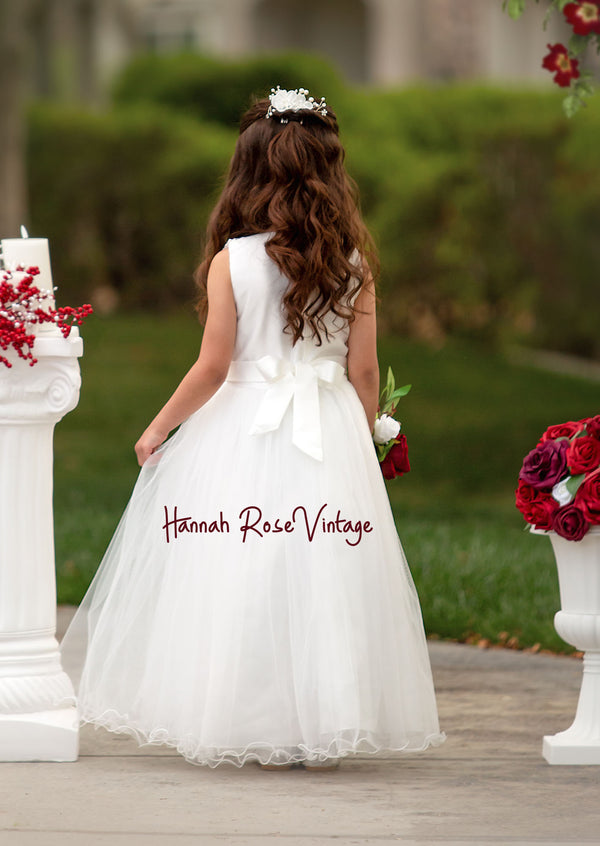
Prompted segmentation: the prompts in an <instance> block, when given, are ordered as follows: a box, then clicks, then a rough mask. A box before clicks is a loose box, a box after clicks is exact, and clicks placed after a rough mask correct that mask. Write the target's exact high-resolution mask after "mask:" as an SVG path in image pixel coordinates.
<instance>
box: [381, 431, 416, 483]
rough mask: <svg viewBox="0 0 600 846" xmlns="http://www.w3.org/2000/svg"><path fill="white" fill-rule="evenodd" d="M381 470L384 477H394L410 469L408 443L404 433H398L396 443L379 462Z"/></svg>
mask: <svg viewBox="0 0 600 846" xmlns="http://www.w3.org/2000/svg"><path fill="white" fill-rule="evenodd" d="M380 466H381V472H382V473H383V476H384V478H385V479H395V478H396V476H402V475H404V473H408V471H409V470H410V464H409V462H408V444H407V443H406V435H399V437H398V438H397V439H396V443H395V444H394V445H393V447H392V448H391V450H390V451H389V452H388V454H387V455H386V457H385V458H384V459H383V461H382V462H381V465H380Z"/></svg>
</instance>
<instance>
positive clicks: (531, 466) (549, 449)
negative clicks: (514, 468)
mask: <svg viewBox="0 0 600 846" xmlns="http://www.w3.org/2000/svg"><path fill="white" fill-rule="evenodd" d="M568 449H569V442H568V441H566V440H565V441H544V442H543V443H541V444H538V445H537V446H536V448H535V449H532V450H531V452H530V453H528V455H526V456H525V459H524V461H523V467H522V468H521V472H520V473H519V479H522V480H523V481H524V482H527V484H528V485H531V486H532V487H534V488H538V489H539V488H552V487H554V485H556V483H557V482H560V480H561V479H562V478H564V476H566V475H567V450H568Z"/></svg>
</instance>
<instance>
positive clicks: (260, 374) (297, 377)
mask: <svg viewBox="0 0 600 846" xmlns="http://www.w3.org/2000/svg"><path fill="white" fill-rule="evenodd" d="M344 377H345V370H344V367H343V366H342V365H341V364H340V363H339V362H338V361H334V360H333V359H330V358H316V359H313V360H312V361H289V360H287V359H283V358H275V356H272V355H265V356H263V357H262V358H260V359H258V361H254V362H250V361H248V362H246V361H235V362H232V365H231V368H230V375H229V377H228V378H230V379H231V381H259V380H260V381H262V380H264V381H266V382H268V383H269V385H268V387H267V390H266V392H265V395H264V397H263V399H262V402H261V403H260V405H259V407H258V410H257V412H256V417H255V418H254V422H253V423H252V426H251V428H250V432H249V434H251V435H257V434H262V433H264V432H273V431H274V430H275V429H278V428H279V425H280V424H281V421H282V420H283V416H284V414H285V412H286V411H287V409H288V406H289V404H290V402H292V410H293V419H292V443H294V444H295V445H296V446H297V447H298V449H301V450H302V451H303V452H305V453H306V454H307V455H310V456H312V457H313V458H315V459H316V460H317V461H322V460H323V445H322V437H321V416H320V408H319V385H328V386H332V385H335V384H340V383H341V381H342V380H343V379H344Z"/></svg>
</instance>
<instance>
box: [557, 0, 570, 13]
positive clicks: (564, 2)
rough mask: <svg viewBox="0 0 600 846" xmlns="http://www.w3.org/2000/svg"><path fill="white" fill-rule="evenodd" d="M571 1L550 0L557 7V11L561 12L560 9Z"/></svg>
mask: <svg viewBox="0 0 600 846" xmlns="http://www.w3.org/2000/svg"><path fill="white" fill-rule="evenodd" d="M571 2H572V0H552V4H553V5H554V6H556V8H557V9H558V11H559V12H562V10H563V9H564V8H565V6H566V5H567V3H571Z"/></svg>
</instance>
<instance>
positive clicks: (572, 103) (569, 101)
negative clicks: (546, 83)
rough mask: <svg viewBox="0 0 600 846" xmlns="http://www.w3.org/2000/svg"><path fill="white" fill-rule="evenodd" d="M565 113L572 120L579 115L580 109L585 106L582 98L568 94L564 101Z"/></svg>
mask: <svg viewBox="0 0 600 846" xmlns="http://www.w3.org/2000/svg"><path fill="white" fill-rule="evenodd" d="M562 105H563V111H564V113H565V115H566V116H567V117H568V118H572V117H573V116H574V115H576V114H577V112H578V111H579V109H580V108H581V107H582V106H583V105H584V103H583V100H582V99H581V97H578V96H577V95H576V94H568V95H567V96H566V97H565V99H564V100H563V104H562Z"/></svg>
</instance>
